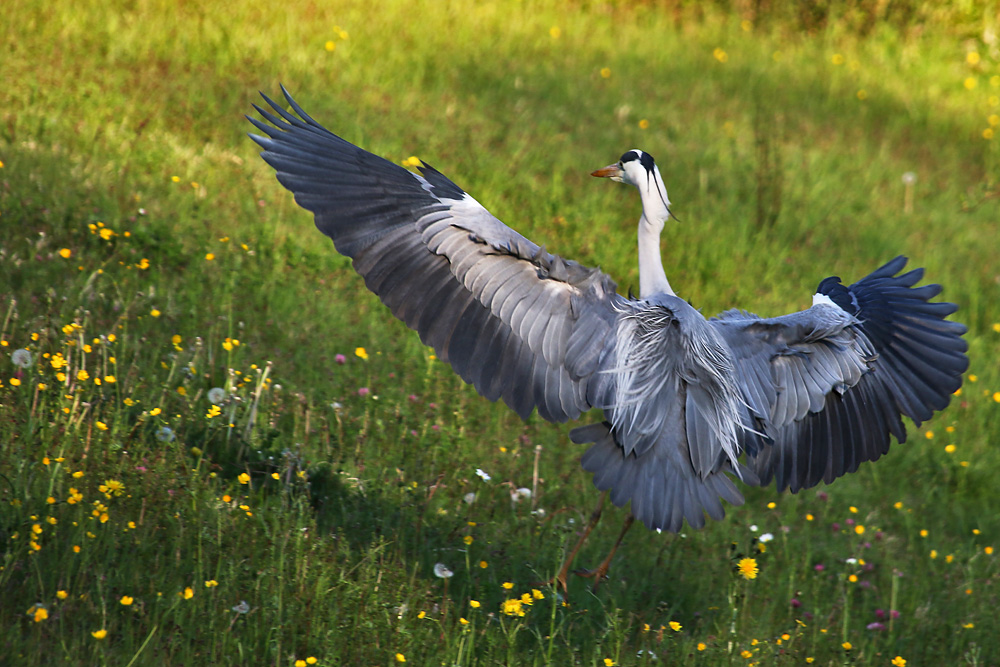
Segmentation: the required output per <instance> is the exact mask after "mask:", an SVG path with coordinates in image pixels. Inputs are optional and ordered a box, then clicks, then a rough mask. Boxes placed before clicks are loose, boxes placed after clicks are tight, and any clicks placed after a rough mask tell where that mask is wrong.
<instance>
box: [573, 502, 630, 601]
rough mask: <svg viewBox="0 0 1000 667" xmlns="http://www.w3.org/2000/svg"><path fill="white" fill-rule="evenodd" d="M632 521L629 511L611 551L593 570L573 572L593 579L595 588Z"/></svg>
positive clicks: (602, 577) (603, 575) (609, 565)
mask: <svg viewBox="0 0 1000 667" xmlns="http://www.w3.org/2000/svg"><path fill="white" fill-rule="evenodd" d="M634 522H635V516H633V514H632V513H631V512H629V514H628V516H627V517H625V524H624V525H623V526H622V532H621V533H619V535H618V540H617V541H616V542H615V546H613V547H611V553H609V554H608V557H607V558H605V559H604V560H603V561H602V562H601V564H600V565H598V566H597V567H596V568H594V569H593V570H577V571H576V572H574V573H573V574H575V575H577V576H580V577H588V578H590V579H593V580H594V590H597V587H598V586H599V585H600V583H601V582H602V581H603V580H604V577H606V576H607V574H608V569H609V568H610V567H611V559H612V558H614V555H615V552H616V551H618V545H619V544H621V543H622V540H623V539H625V533H627V532H628V529H629V528H631V527H632V524H633V523H634Z"/></svg>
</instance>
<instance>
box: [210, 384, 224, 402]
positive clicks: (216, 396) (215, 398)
mask: <svg viewBox="0 0 1000 667" xmlns="http://www.w3.org/2000/svg"><path fill="white" fill-rule="evenodd" d="M227 398H229V394H228V393H226V390H225V389H223V388H222V387H212V388H211V389H209V390H208V400H209V402H210V403H212V404H214V405H219V404H221V403H222V402H223V401H225V400H226V399H227Z"/></svg>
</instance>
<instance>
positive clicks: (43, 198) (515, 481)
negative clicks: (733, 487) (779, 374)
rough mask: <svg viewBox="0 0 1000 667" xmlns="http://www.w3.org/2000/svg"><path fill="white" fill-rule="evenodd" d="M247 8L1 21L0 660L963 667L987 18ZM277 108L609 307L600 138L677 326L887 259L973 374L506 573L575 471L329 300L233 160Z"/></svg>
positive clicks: (990, 319) (987, 431)
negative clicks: (657, 195)
mask: <svg viewBox="0 0 1000 667" xmlns="http://www.w3.org/2000/svg"><path fill="white" fill-rule="evenodd" d="M257 4H258V3H242V4H240V3H222V2H217V1H215V0H207V1H206V2H202V3H174V2H163V1H156V0H150V1H139V2H124V1H119V0H112V1H110V2H100V3H98V2H92V1H90V2H75V3H70V2H53V3H46V4H45V5H44V6H42V5H39V4H38V3H34V2H28V1H26V0H13V6H11V7H10V8H9V9H8V11H7V12H6V14H5V16H6V18H5V21H4V23H3V25H2V26H0V40H2V41H0V45H2V51H0V71H3V77H4V81H5V82H6V84H7V85H5V86H4V87H3V89H2V90H0V230H2V231H3V233H2V234H0V327H2V328H0V345H2V347H0V599H2V604H0V628H2V629H3V631H2V633H0V664H11V665H41V664H67V665H144V664H151V665H202V664H204V665H208V664H261V665H296V666H297V665H301V664H320V665H334V664H351V665H354V664H359V665H390V664H398V663H399V662H402V661H404V660H405V661H406V662H408V663H411V664H416V665H420V664H438V663H440V664H448V665H451V664H456V665H494V664H505V665H506V664H509V665H520V664H538V665H541V664H554V665H565V664H579V665H588V666H589V665H609V664H619V665H645V664H654V663H655V662H659V664H686V665H801V664H819V665H835V664H857V665H890V664H893V663H892V662H891V661H892V660H893V659H894V658H896V657H897V656H899V657H900V658H901V659H905V660H906V661H907V664H909V665H911V666H914V665H937V664H954V663H958V662H959V661H962V660H964V661H966V662H967V663H968V664H974V665H990V664H993V665H995V664H998V663H997V662H996V660H997V657H996V656H997V655H1000V640H998V639H997V637H1000V621H998V619H997V616H996V614H995V611H994V610H995V608H996V606H997V604H998V595H1000V591H998V589H997V585H998V582H1000V566H998V559H1000V554H997V553H996V551H995V550H994V549H995V548H1000V502H998V500H997V495H996V492H995V490H996V478H997V471H998V470H1000V454H998V452H997V448H996V446H995V443H996V440H997V438H998V436H1000V366H998V361H997V359H998V356H1000V314H998V313H1000V268H998V262H997V249H998V247H1000V231H998V219H1000V216H998V210H997V203H996V202H997V197H998V195H1000V190H998V186H997V181H998V171H1000V147H998V146H1000V145H998V142H1000V52H998V50H997V44H996V43H995V40H996V37H995V34H996V29H997V26H996V25H995V18H994V17H995V16H996V15H997V12H996V7H995V6H993V7H992V8H987V9H984V10H982V12H981V13H978V12H977V11H972V10H969V9H968V8H966V7H964V5H955V6H952V5H944V6H943V7H944V9H941V10H933V9H932V8H931V5H927V6H923V5H918V6H916V7H915V9H914V10H913V11H912V12H911V13H905V12H903V13H900V12H901V10H900V9H899V8H900V7H903V8H906V7H911V5H907V4H899V3H897V4H894V5H893V7H894V8H895V9H894V10H893V12H894V13H892V12H889V10H888V9H885V10H884V11H885V13H884V14H879V11H881V10H878V9H877V8H876V9H872V8H870V7H868V6H867V5H858V6H854V5H853V4H851V3H848V4H845V5H844V7H845V9H844V10H843V11H842V12H830V13H826V14H823V15H819V14H817V15H815V16H814V15H811V14H810V15H806V14H803V13H802V12H797V13H794V14H793V13H791V12H789V13H787V14H786V13H783V12H781V11H778V10H774V11H773V12H771V13H770V14H766V15H761V16H754V15H753V14H752V13H749V12H750V10H749V9H747V10H745V13H742V14H741V13H739V11H735V10H734V11H732V12H727V11H723V9H721V7H722V4H721V3H720V4H719V5H716V7H718V8H717V9H704V8H699V7H698V6H696V5H690V6H688V5H687V4H685V3H665V4H659V3H644V4H641V5H640V6H638V7H631V6H630V5H629V4H627V3H609V4H601V3H588V2H581V3H576V4H575V5H574V9H573V10H572V11H567V9H566V6H565V4H564V3H558V2H533V3H519V2H513V1H509V2H494V3H449V2H413V1H412V0H409V1H406V2H404V1H402V0H399V1H396V0H390V1H388V2H383V3H378V7H377V9H375V8H373V7H372V6H371V3H351V2H329V3H311V2H304V1H299V0H292V1H290V2H286V3H282V4H281V5H280V7H279V6H275V7H274V8H263V7H260V6H257ZM994 4H995V3H994ZM936 11H937V13H935V12H936ZM279 83H283V84H284V85H285V86H287V87H288V89H289V90H290V91H291V92H292V93H293V94H294V95H295V96H296V98H297V100H298V102H299V103H300V104H301V105H302V106H303V107H304V108H305V109H306V110H308V111H309V113H310V114H311V115H312V116H313V117H314V118H316V119H317V120H319V121H320V122H322V123H323V124H325V125H326V126H327V127H329V128H330V129H331V130H333V131H335V132H337V133H338V134H340V135H342V136H344V137H345V138H347V139H348V140H350V141H353V142H355V143H358V144H359V145H361V146H363V147H365V148H367V149H369V150H372V151H374V152H376V153H379V154H381V155H384V156H386V157H387V158H389V159H391V160H395V161H397V162H402V161H403V160H405V159H406V158H408V157H409V156H412V155H417V156H419V157H420V158H422V159H424V160H425V161H427V162H428V163H430V164H433V165H434V166H435V167H436V168H438V169H440V170H441V171H443V172H444V173H445V174H447V175H448V176H449V177H451V178H452V179H453V180H455V181H456V182H457V183H458V184H459V185H461V186H462V187H464V188H465V189H466V190H468V191H469V192H470V193H472V194H473V195H474V196H475V197H476V198H477V199H478V200H479V201H480V202H482V203H483V204H484V205H485V206H487V207H488V208H489V209H490V210H491V211H493V212H494V213H495V214H496V215H498V216H499V217H500V218H501V219H503V220H504V221H506V222H507V223H508V224H510V225H512V226H514V227H516V228H517V229H518V230H519V231H521V232H522V233H523V234H525V235H526V236H528V237H529V238H531V239H533V240H535V241H537V242H538V243H541V244H545V245H546V247H547V248H548V249H549V250H550V251H552V252H556V253H559V254H561V255H563V256H566V257H570V258H573V259H577V260H579V261H581V262H583V263H585V264H588V265H592V266H596V265H599V266H601V267H602V268H603V269H604V270H605V271H607V272H608V273H610V274H611V275H612V276H613V277H614V278H615V279H616V280H617V281H618V283H619V286H620V289H621V290H622V291H623V292H624V291H626V290H628V289H629V287H632V288H633V289H636V290H637V286H638V273H637V264H636V251H635V221H636V219H637V218H638V215H639V210H638V209H639V205H638V200H637V197H636V195H635V192H634V191H631V190H629V189H626V188H623V187H620V186H617V187H616V186H614V185H612V184H609V183H607V182H603V181H602V182H598V181H597V180H595V179H592V178H590V177H589V176H588V174H589V172H590V171H592V170H593V169H595V168H598V167H601V166H604V165H606V164H608V163H609V162H612V161H613V160H615V159H617V157H618V156H619V155H621V153H622V152H623V151H625V150H627V149H629V148H633V147H639V148H642V149H644V150H647V151H648V152H650V153H652V154H653V155H655V156H656V158H657V162H658V163H659V164H660V167H661V170H662V171H663V174H664V178H665V179H666V181H667V185H668V188H669V189H670V194H671V199H672V200H673V201H674V204H675V206H674V211H675V212H676V213H677V215H678V217H679V218H680V220H681V222H678V223H676V224H673V223H672V224H671V225H670V226H669V227H668V229H667V230H666V232H665V234H664V244H663V252H664V263H665V265H666V268H667V274H668V276H669V277H670V280H671V284H672V285H673V286H674V288H675V289H677V290H678V292H679V293H680V294H682V295H683V296H685V297H686V298H688V299H690V300H691V301H692V303H694V304H695V305H696V306H698V307H700V308H702V309H703V311H704V312H705V313H714V312H717V311H719V310H723V309H726V308H730V307H742V308H746V309H749V310H753V311H754V312H757V313H759V314H761V315H778V314H781V313H784V312H788V311H790V310H797V309H800V308H803V307H805V306H807V305H808V304H809V303H810V295H811V294H812V293H813V291H814V290H815V287H816V285H817V283H818V282H819V281H820V280H821V279H822V278H824V277H826V276H828V275H832V274H833V275H840V276H842V277H843V278H844V279H845V280H851V281H853V280H856V279H857V278H860V277H861V276H863V275H865V274H866V273H868V272H869V271H871V270H872V269H874V268H875V267H877V266H878V265H880V264H881V263H883V262H884V261H886V260H888V259H890V258H891V257H893V256H895V255H897V254H905V255H908V256H909V257H911V260H912V262H913V264H914V265H915V266H923V267H926V269H927V280H928V281H930V282H938V283H941V284H943V285H945V294H944V296H945V298H947V299H948V300H951V301H954V302H956V303H958V304H959V306H960V310H959V313H958V314H957V315H956V318H957V319H959V320H960V321H962V322H964V323H966V324H967V325H968V326H969V333H968V335H967V339H968V341H969V344H970V358H971V367H970V370H969V374H968V375H967V377H966V383H965V385H964V386H963V388H962V390H961V391H960V393H959V395H958V396H956V398H955V400H954V401H953V402H952V405H951V406H950V407H949V408H948V409H947V410H946V411H945V412H943V413H941V414H939V415H938V416H936V417H935V418H934V420H933V421H932V422H930V423H926V424H923V425H921V426H919V428H913V427H911V430H910V435H909V439H908V442H907V443H905V444H903V445H894V447H893V449H892V451H891V452H890V454H889V455H888V456H886V457H885V458H884V460H881V461H879V462H877V463H875V464H867V465H864V466H863V467H862V468H861V470H859V471H858V472H857V473H856V474H854V475H851V476H848V477H845V478H843V479H840V480H838V481H837V482H836V483H834V484H833V485H830V486H822V487H819V488H816V489H812V490H808V491H804V492H802V493H800V494H798V495H795V496H792V495H783V496H778V495H776V494H775V492H774V491H773V490H770V489H749V490H747V493H746V495H747V503H746V505H745V506H743V507H739V508H732V509H731V510H730V511H729V512H728V516H727V518H726V520H725V521H722V522H717V523H714V524H712V525H710V526H708V527H707V528H705V529H704V530H701V531H687V532H686V533H684V534H683V535H680V536H675V535H667V534H663V535H658V534H655V533H651V532H649V531H646V530H645V529H643V528H636V529H633V532H632V533H630V534H629V536H628V537H627V539H626V541H625V543H624V545H623V547H622V549H621V550H620V551H619V555H618V556H617V557H616V559H615V561H614V563H613V565H612V570H611V576H610V579H609V580H608V581H607V582H605V583H604V584H603V585H602V586H601V587H600V588H599V589H598V590H597V591H596V592H593V591H591V590H590V588H589V587H588V582H586V581H584V580H574V581H571V583H570V592H569V595H568V597H566V598H563V597H562V596H559V595H557V591H555V590H553V589H552V588H550V587H547V586H544V585H541V584H539V583H537V582H540V581H543V580H546V579H547V578H549V577H550V576H551V575H552V574H553V573H554V572H555V571H556V570H557V569H558V568H559V566H560V564H561V562H562V558H563V556H564V554H565V551H566V550H567V547H568V546H569V545H571V544H572V542H573V541H574V540H575V539H576V534H577V531H578V530H579V528H580V526H581V524H582V523H584V522H585V521H586V520H587V518H588V516H589V514H590V510H591V509H592V507H593V505H594V504H595V503H596V501H597V499H598V493H597V492H596V491H595V490H594V488H593V486H592V485H591V482H590V479H589V476H588V475H587V474H586V473H584V472H583V471H582V470H581V469H580V467H579V457H580V455H581V454H582V448H580V447H579V446H576V445H573V444H572V443H570V441H569V438H568V435H567V434H568V431H569V428H567V426H565V425H551V424H548V423H545V422H544V421H542V420H540V419H539V418H537V417H532V419H531V420H529V421H528V422H527V423H523V422H522V421H520V420H519V419H518V418H517V417H516V416H514V415H513V414H512V412H511V411H510V410H508V409H507V408H506V406H504V405H502V404H501V405H494V404H491V403H488V402H487V401H485V400H483V399H481V398H480V397H478V396H477V395H476V394H475V392H474V391H473V390H472V389H471V388H469V387H467V386H465V385H464V384H463V383H462V382H461V381H460V380H459V379H457V378H456V377H455V376H454V375H453V374H452V373H451V371H450V369H449V368H448V367H447V366H446V365H444V364H442V363H441V362H440V361H438V360H436V359H435V358H434V356H433V351H432V350H428V349H427V348H425V347H424V346H422V345H421V344H420V342H419V340H418V339H417V337H416V335H415V334H413V333H412V332H409V331H408V330H407V329H406V328H405V327H404V326H402V325H401V324H399V323H398V322H396V321H395V320H394V319H393V318H392V317H391V316H390V315H389V314H388V313H387V312H386V311H385V309H384V308H383V307H382V306H381V304H380V303H379V302H378V300H377V298H375V297H374V296H372V295H371V294H369V293H368V292H366V291H365V290H364V288H363V284H362V281H361V280H360V279H359V278H358V277H357V276H356V275H355V274H354V273H353V272H352V271H351V269H350V265H349V262H348V261H347V260H345V259H344V258H342V257H340V256H338V255H337V254H336V253H335V252H334V250H333V247H332V244H330V243H329V241H328V240H327V239H326V238H325V237H323V236H322V235H321V234H319V233H318V232H317V231H316V230H315V228H314V227H313V225H312V221H311V216H309V215H308V214H306V213H305V212H304V211H302V210H300V209H299V208H297V207H296V206H295V204H294V202H293V201H292V199H291V196H290V195H289V194H288V193H287V192H285V191H284V190H283V189H282V188H281V187H280V185H279V184H278V183H277V182H276V181H275V179H274V176H273V173H272V172H271V170H270V169H269V168H267V166H266V165H265V164H264V163H263V162H262V161H261V160H260V159H259V157H258V156H257V150H256V147H255V145H254V144H253V143H252V142H251V141H250V140H249V139H248V138H247V137H246V133H247V132H248V131H250V130H251V127H250V125H249V124H248V123H247V122H246V120H245V119H244V118H243V114H247V113H252V108H251V104H252V103H254V102H258V101H259V99H260V98H259V97H258V91H263V92H265V93H266V94H268V95H271V96H276V95H278V94H279ZM995 135H998V136H995ZM907 173H912V175H913V178H914V179H915V180H913V182H912V183H911V184H910V185H906V184H904V174H907ZM908 178H909V177H908ZM18 350H26V352H18ZM477 469H478V470H479V471H482V472H484V473H486V475H479V474H477ZM486 477H489V479H486ZM519 488H527V489H531V490H532V494H531V496H530V497H524V495H523V494H522V495H520V496H517V495H516V494H515V496H512V492H515V491H516V490H517V489H519ZM469 494H475V495H474V497H473V496H470V495H469ZM470 499H472V500H473V501H472V502H469V500H470ZM624 516H625V512H624V511H623V510H617V509H616V510H611V509H606V510H605V518H604V520H603V521H602V523H601V524H600V525H599V526H598V529H597V530H596V531H595V532H594V534H593V536H592V537H591V540H590V541H589V543H588V544H587V546H586V547H585V548H584V550H583V552H582V553H581V556H580V563H581V565H593V564H596V563H597V562H599V560H600V559H601V558H602V557H603V555H604V553H605V550H606V549H607V548H608V547H609V546H610V544H611V543H612V542H613V540H614V538H615V536H616V535H617V533H618V530H619V528H620V522H621V521H622V519H623V518H624ZM765 534H770V535H772V536H773V539H772V540H770V541H763V542H762V541H761V536H763V535H765ZM747 557H753V558H754V559H755V560H756V562H757V566H758V568H759V573H758V574H757V576H756V577H755V578H753V579H747V578H745V577H744V576H742V575H741V574H740V573H739V571H738V570H737V568H736V564H737V563H738V562H739V561H740V560H741V559H743V558H747ZM438 564H442V565H443V566H446V567H447V568H448V569H449V570H450V571H451V572H452V573H453V576H451V577H449V578H441V577H438V576H436V575H435V569H436V566H437V565H438ZM438 570H439V571H440V568H438ZM533 591H535V592H534V593H533ZM525 595H526V596H527V597H526V599H525V601H523V602H520V603H518V602H513V601H514V600H520V599H521V596H525ZM528 602H530V604H528ZM654 654H655V656H656V657H654ZM896 664H900V663H899V661H897V662H896Z"/></svg>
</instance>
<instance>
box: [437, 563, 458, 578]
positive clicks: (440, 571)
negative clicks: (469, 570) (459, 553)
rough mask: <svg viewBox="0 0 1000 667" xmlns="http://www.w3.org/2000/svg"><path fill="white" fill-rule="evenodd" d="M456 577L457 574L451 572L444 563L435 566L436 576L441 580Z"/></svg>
mask: <svg viewBox="0 0 1000 667" xmlns="http://www.w3.org/2000/svg"><path fill="white" fill-rule="evenodd" d="M454 575H455V573H454V572H452V571H451V570H449V569H448V566H447V565H445V564H444V563H435V564H434V576H435V577H438V578H439V579H450V578H451V577H453V576H454Z"/></svg>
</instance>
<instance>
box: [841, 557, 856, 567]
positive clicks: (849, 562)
mask: <svg viewBox="0 0 1000 667" xmlns="http://www.w3.org/2000/svg"><path fill="white" fill-rule="evenodd" d="M844 562H845V563H847V564H848V565H854V564H855V563H857V562H858V559H857V558H848V559H847V560H846V561H844Z"/></svg>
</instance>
